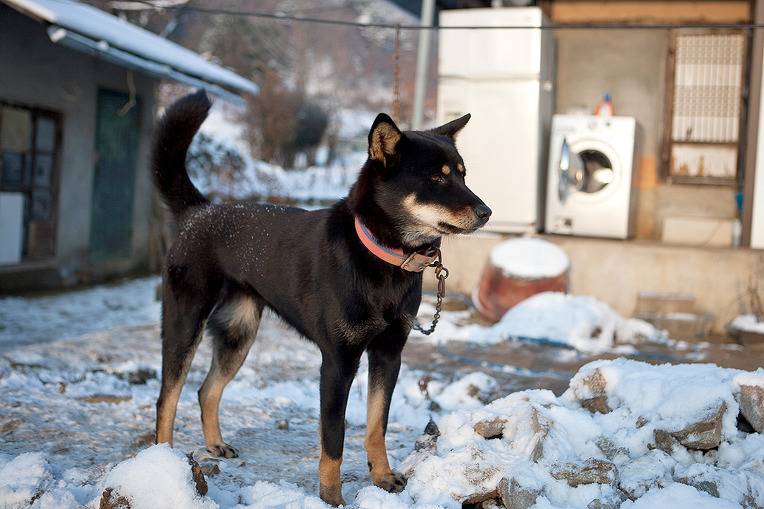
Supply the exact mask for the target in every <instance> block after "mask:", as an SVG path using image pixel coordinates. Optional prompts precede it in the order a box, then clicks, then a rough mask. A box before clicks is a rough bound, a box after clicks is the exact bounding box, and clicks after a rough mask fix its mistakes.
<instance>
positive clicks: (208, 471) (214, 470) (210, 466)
mask: <svg viewBox="0 0 764 509" xmlns="http://www.w3.org/2000/svg"><path fill="white" fill-rule="evenodd" d="M202 473H203V474H204V475H206V476H207V477H212V476H213V475H218V474H219V473H220V466H219V465H218V464H217V462H213V463H204V464H202Z"/></svg>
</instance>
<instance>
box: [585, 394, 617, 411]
mask: <svg viewBox="0 0 764 509" xmlns="http://www.w3.org/2000/svg"><path fill="white" fill-rule="evenodd" d="M581 406H582V407H584V408H585V409H587V410H589V411H590V412H591V413H593V414H595V413H597V412H599V413H601V414H606V413H608V412H610V407H609V406H608V404H607V396H595V397H593V398H587V399H583V400H581Z"/></svg>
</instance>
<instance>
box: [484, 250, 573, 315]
mask: <svg viewBox="0 0 764 509" xmlns="http://www.w3.org/2000/svg"><path fill="white" fill-rule="evenodd" d="M569 267H570V260H568V255H566V254H565V251H563V250H562V249H560V248H559V247H558V246H556V245H554V244H552V243H551V242H548V241H546V240H543V239H539V238H531V237H522V238H516V239H510V240H507V241H504V242H502V243H501V244H499V245H497V246H496V247H494V248H493V250H492V251H491V256H490V258H489V259H488V263H486V266H485V268H484V269H483V274H482V276H481V277H480V283H479V284H478V287H477V288H475V290H474V292H473V295H472V300H473V301H474V304H475V307H476V308H477V309H478V311H479V312H480V314H481V315H483V316H484V317H485V318H487V319H489V320H492V321H494V322H496V321H498V320H499V319H501V317H502V316H504V313H505V312H506V311H507V310H508V309H510V308H511V307H512V306H514V305H515V304H517V303H519V302H521V301H523V300H525V299H527V298H528V297H531V296H533V295H536V294H537V293H541V292H550V291H551V292H566V291H567V288H568V268H569Z"/></svg>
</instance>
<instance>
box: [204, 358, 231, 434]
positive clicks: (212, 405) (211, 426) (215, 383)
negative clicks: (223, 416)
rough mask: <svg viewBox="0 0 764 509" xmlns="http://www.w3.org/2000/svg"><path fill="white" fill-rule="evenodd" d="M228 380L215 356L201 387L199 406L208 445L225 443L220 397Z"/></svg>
mask: <svg viewBox="0 0 764 509" xmlns="http://www.w3.org/2000/svg"><path fill="white" fill-rule="evenodd" d="M227 383H228V380H226V377H224V376H223V375H222V373H220V370H219V368H218V365H217V362H216V361H215V359H214V358H213V360H212V366H211V367H210V371H209V373H207V377H206V378H205V379H204V382H203V383H202V386H201V388H200V389H199V406H200V407H201V408H202V431H203V432H204V442H205V444H206V445H207V447H214V446H215V445H218V444H221V443H223V435H222V433H221V432H220V420H219V415H220V399H221V398H222V396H223V389H225V386H226V384H227Z"/></svg>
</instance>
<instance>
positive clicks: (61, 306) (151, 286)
mask: <svg viewBox="0 0 764 509" xmlns="http://www.w3.org/2000/svg"><path fill="white" fill-rule="evenodd" d="M157 284H159V278H158V277H156V276H152V277H147V278H140V279H134V280H131V281H126V282H122V283H119V284H114V285H109V286H96V287H94V288H89V289H85V290H76V291H72V292H66V293H64V294H56V295H50V296H44V297H23V298H22V297H4V298H0V350H3V349H4V348H8V347H9V346H11V345H19V344H31V343H37V342H40V341H53V340H59V339H68V338H75V337H78V336H81V335H82V334H84V333H86V332H91V331H98V330H106V329H111V328H113V327H117V326H120V327H124V326H130V325H141V324H145V323H150V322H157V321H158V320H159V313H160V307H161V306H160V304H159V302H157V301H155V300H154V293H155V288H156V285H157Z"/></svg>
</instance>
